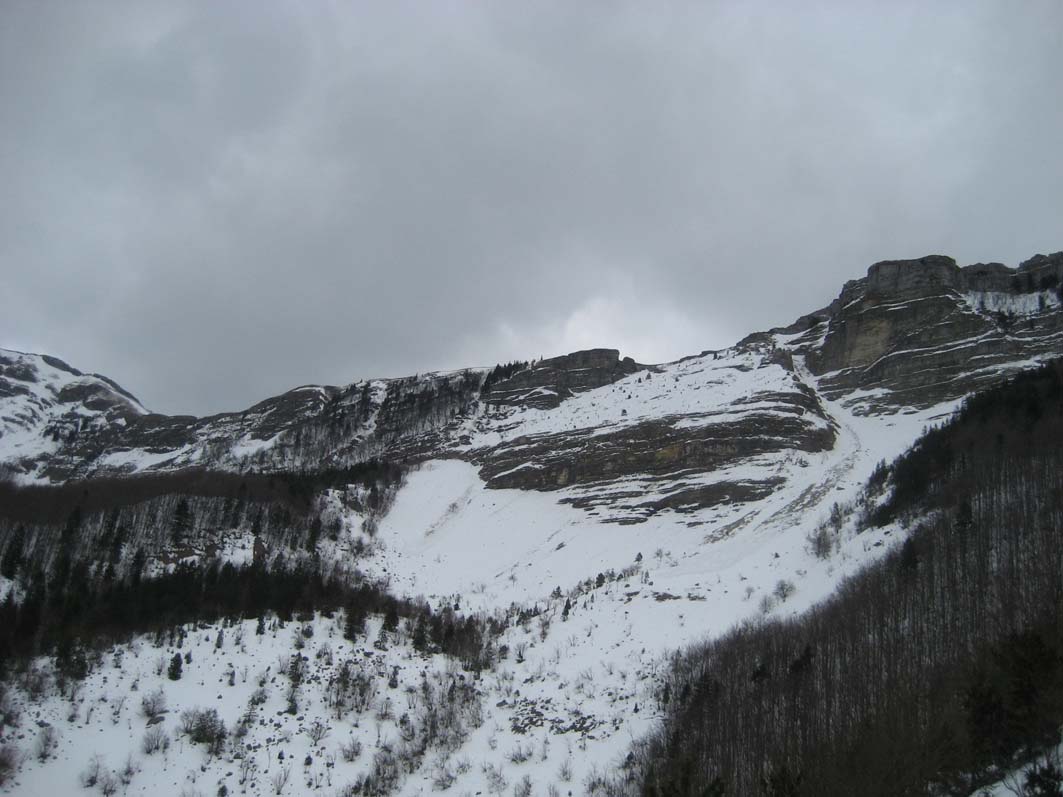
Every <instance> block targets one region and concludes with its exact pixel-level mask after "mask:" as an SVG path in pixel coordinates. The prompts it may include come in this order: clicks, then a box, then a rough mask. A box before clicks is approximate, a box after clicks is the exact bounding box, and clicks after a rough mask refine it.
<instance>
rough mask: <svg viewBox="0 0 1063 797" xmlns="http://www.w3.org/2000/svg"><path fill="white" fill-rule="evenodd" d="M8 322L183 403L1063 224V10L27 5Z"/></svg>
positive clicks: (512, 354) (697, 343)
mask: <svg viewBox="0 0 1063 797" xmlns="http://www.w3.org/2000/svg"><path fill="white" fill-rule="evenodd" d="M0 109H2V110H0V346H3V347H8V348H16V349H21V350H29V351H38V352H46V353H51V354H55V355H57V356H60V357H62V358H64V359H66V360H67V361H68V362H70V363H71V364H72V365H75V366H77V367H79V368H81V369H82V370H87V371H98V372H101V373H104V374H107V375H108V376H111V377H113V378H114V379H116V380H118V381H119V382H120V383H122V384H123V385H124V386H125V387H126V388H128V389H129V390H131V391H132V392H134V393H135V394H137V395H138V396H139V397H140V398H141V400H142V401H143V402H144V403H145V404H146V405H147V406H149V407H150V408H152V409H154V410H157V411H161V412H172V413H177V412H185V413H197V414H203V413H208V412H217V411H222V410H231V409H240V408H242V407H244V406H247V405H249V404H251V403H252V402H254V401H256V400H258V399H261V398H264V397H266V396H268V395H271V394H275V393H278V392H281V391H283V390H286V389H288V388H290V387H293V386H295V385H298V384H302V383H308V382H319V383H320V382H324V383H332V384H337V383H345V382H350V381H354V380H356V379H358V378H362V377H367V376H399V375H404V374H409V373H414V372H419V371H426V370H435V369H450V368H457V367H463V366H470V365H493V364H494V363H495V362H498V361H504V360H508V359H514V358H521V359H525V358H531V357H538V356H552V355H555V354H560V353H564V352H566V351H571V350H575V349H579V348H587V347H591V346H608V347H614V348H619V349H621V350H622V352H623V354H630V355H631V356H633V357H635V358H636V359H637V360H640V361H642V362H660V361H665V360H670V359H674V358H677V357H680V356H683V355H686V354H691V353H696V352H698V351H701V350H703V349H706V348H713V347H722V346H726V345H728V344H730V343H733V342H734V341H736V340H737V339H739V338H741V337H743V336H744V335H745V334H747V333H748V332H751V331H754V330H757V329H762V328H767V327H770V326H775V325H781V324H785V323H789V322H790V321H792V320H793V319H794V318H796V317H797V316H799V315H801V314H803V313H805V312H808V311H811V310H814V309H817V308H819V307H822V306H823V305H825V304H827V303H828V302H829V301H830V300H831V299H832V298H833V297H834V296H835V295H836V294H837V292H838V290H839V289H840V288H841V285H842V283H843V282H844V281H845V280H846V279H852V278H856V277H860V276H863V274H864V273H865V271H866V269H867V266H868V265H870V264H871V263H872V262H875V261H877V260H884V259H891V258H902V257H917V256H921V255H924V254H928V253H941V254H949V255H952V256H954V257H955V258H956V259H957V260H958V261H960V262H961V263H971V262H977V261H991V260H998V261H1002V262H1005V263H1008V264H1009V265H1016V264H1017V263H1018V262H1019V261H1020V260H1023V259H1025V258H1027V257H1029V256H1030V255H1032V254H1034V253H1037V252H1046V253H1047V252H1051V251H1057V250H1060V249H1063V3H1061V2H1059V1H1058V0H1045V1H1044V2H1037V1H1036V0H1026V1H1025V2H1022V3H1015V2H1011V1H1010V0H1008V1H1006V2H999V3H986V2H972V1H971V0H962V1H959V2H955V3H950V2H944V1H942V0H936V1H935V2H932V3H926V2H912V3H906V2H890V3H883V2H880V1H879V0H876V1H875V2H869V3H866V4H860V3H855V2H852V0H844V1H843V0H838V2H834V3H812V2H807V0H802V2H790V0H787V1H786V2H777V3H768V2H760V3H756V2H741V3H739V2H721V3H708V2H696V3H690V4H686V3H675V4H665V3H647V2H642V1H641V0H640V1H639V2H633V3H631V4H624V3H605V2H602V3H597V2H572V0H564V1H563V2H558V3H549V2H532V3H526V2H516V1H514V2H467V3H458V2H422V3H416V4H413V3H410V4H406V3H401V2H395V1H394V0H387V2H384V1H383V0H382V1H381V2H376V3H340V2H305V0H298V1H296V0H292V2H264V1H263V0H253V1H252V0H248V2H226V3H217V2H207V1H206V0H205V1H204V2H202V3H190V4H185V3H180V2H165V3H159V4H154V3H151V2H145V0H135V2H130V3H119V2H113V3H108V2H94V3H88V2H78V1H76V0H54V1H53V2H46V1H45V0H25V2H23V1H22V0H6V1H5V2H3V3H2V4H0Z"/></svg>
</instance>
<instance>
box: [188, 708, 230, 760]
mask: <svg viewBox="0 0 1063 797" xmlns="http://www.w3.org/2000/svg"><path fill="white" fill-rule="evenodd" d="M181 731H182V732H183V733H184V734H185V735H186V736H187V737H188V739H189V741H191V742H192V743H193V744H203V745H206V747H207V752H209V753H210V754H211V755H217V754H218V753H220V752H221V750H222V745H223V744H224V743H225V737H226V736H227V735H228V731H226V729H225V723H224V722H222V720H221V717H219V716H218V711H217V709H213V708H206V709H204V708H193V709H189V710H188V711H185V712H183V713H182V714H181Z"/></svg>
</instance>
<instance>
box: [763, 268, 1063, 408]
mask: <svg viewBox="0 0 1063 797" xmlns="http://www.w3.org/2000/svg"><path fill="white" fill-rule="evenodd" d="M1061 284H1063V253H1056V254H1054V255H1051V256H1044V255H1038V256H1037V257H1035V258H1032V259H1031V260H1028V261H1026V262H1025V263H1023V264H1022V265H1021V266H1020V267H1019V268H1018V269H1011V268H1008V267H1006V266H1003V265H1001V264H998V263H990V264H977V265H974V266H967V267H966V268H960V267H958V266H957V265H956V264H955V262H954V261H953V260H952V259H951V258H947V257H942V256H939V255H932V256H929V257H924V258H920V259H918V260H895V261H883V262H881V263H876V264H874V265H873V266H871V268H870V269H869V270H868V274H867V277H866V278H864V279H862V280H856V281H853V282H850V283H847V284H846V286H845V288H844V289H843V291H842V293H841V295H840V296H839V297H838V299H837V300H835V301H834V302H833V303H832V304H831V305H830V306H829V307H828V308H826V309H825V310H824V311H821V312H820V313H819V314H814V315H813V316H806V317H805V318H804V319H801V320H799V322H798V324H795V325H794V326H791V327H789V328H786V329H784V330H776V332H777V333H782V335H781V336H780V342H781V344H782V345H788V346H790V347H792V349H793V350H794V351H795V352H797V353H800V354H803V355H804V356H805V358H806V363H807V365H808V367H809V369H810V370H811V371H812V373H813V374H815V375H817V376H819V377H821V378H820V388H821V389H822V390H823V391H824V394H825V395H826V396H828V397H831V398H840V397H845V396H850V395H853V394H855V393H857V392H858V391H859V392H860V394H861V395H859V396H855V397H854V399H853V400H854V401H855V402H858V403H860V404H861V405H862V410H863V411H865V412H866V411H875V409H876V408H878V409H882V408H886V407H892V408H894V409H896V408H899V407H906V406H907V407H924V406H929V405H931V404H935V403H939V402H942V401H946V400H949V399H953V398H958V397H960V396H963V395H966V394H967V393H969V392H971V391H972V390H975V389H978V387H980V386H981V385H983V384H985V383H987V382H990V381H993V380H995V379H999V378H1000V374H1001V373H1002V372H1006V371H1007V370H1009V368H1010V367H1011V366H1012V365H1014V366H1015V367H1019V366H1021V365H1022V364H1023V363H1025V362H1027V361H1028V360H1029V359H1030V358H1036V357H1041V356H1046V355H1051V354H1056V353H1060V352H1061V340H1063V314H1061V313H1060V312H1059V309H1060V293H1059V289H1060V285H1061ZM802 327H803V328H804V329H803V331H800V330H801V329H802ZM795 333H797V334H796V337H789V338H788V337H787V335H791V336H793V335H794V334H795ZM869 394H872V395H869Z"/></svg>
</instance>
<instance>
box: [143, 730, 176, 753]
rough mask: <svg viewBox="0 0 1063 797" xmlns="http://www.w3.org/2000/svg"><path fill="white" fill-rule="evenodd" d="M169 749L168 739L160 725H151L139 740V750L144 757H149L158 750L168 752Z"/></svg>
mask: <svg viewBox="0 0 1063 797" xmlns="http://www.w3.org/2000/svg"><path fill="white" fill-rule="evenodd" d="M169 747H170V737H169V735H168V734H167V733H166V731H164V730H163V729H162V726H161V725H153V726H152V727H150V728H148V729H147V731H145V732H144V738H143V739H142V740H141V743H140V749H141V750H143V751H144V754H145V755H151V754H153V753H157V752H159V751H160V750H163V751H165V750H168V749H169Z"/></svg>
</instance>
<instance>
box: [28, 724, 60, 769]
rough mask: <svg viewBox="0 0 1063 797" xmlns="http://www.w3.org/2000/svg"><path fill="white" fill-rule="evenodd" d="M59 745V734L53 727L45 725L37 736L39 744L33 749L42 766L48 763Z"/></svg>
mask: <svg viewBox="0 0 1063 797" xmlns="http://www.w3.org/2000/svg"><path fill="white" fill-rule="evenodd" d="M58 743H59V732H58V731H57V730H56V729H55V728H54V727H53V726H51V725H45V726H44V727H43V728H41V730H40V732H39V733H38V734H37V742H36V744H35V745H34V748H33V754H34V755H35V756H36V757H37V760H38V761H40V762H41V763H42V764H43V763H44V762H45V761H47V760H48V759H49V758H50V757H51V755H52V751H53V750H54V749H55V746H56V745H57V744H58Z"/></svg>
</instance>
